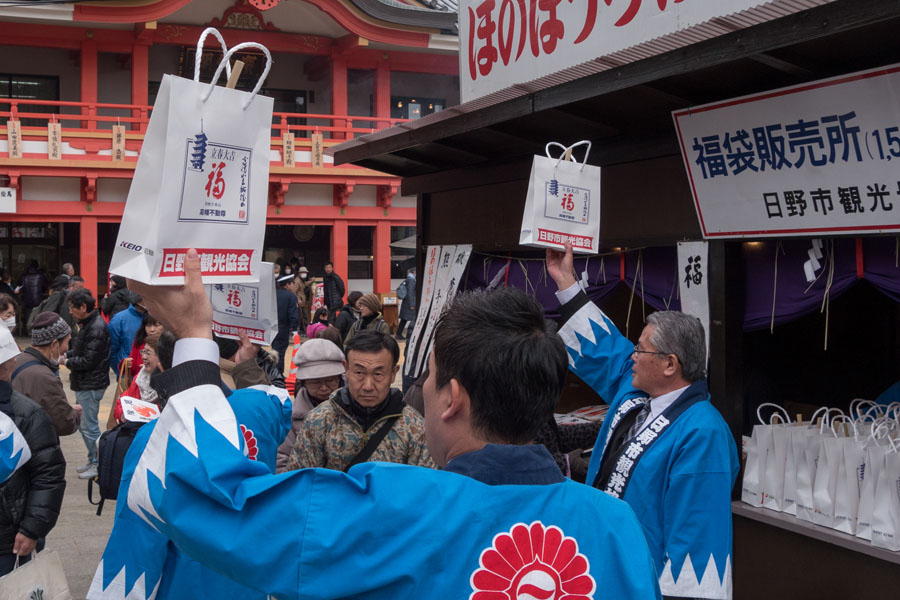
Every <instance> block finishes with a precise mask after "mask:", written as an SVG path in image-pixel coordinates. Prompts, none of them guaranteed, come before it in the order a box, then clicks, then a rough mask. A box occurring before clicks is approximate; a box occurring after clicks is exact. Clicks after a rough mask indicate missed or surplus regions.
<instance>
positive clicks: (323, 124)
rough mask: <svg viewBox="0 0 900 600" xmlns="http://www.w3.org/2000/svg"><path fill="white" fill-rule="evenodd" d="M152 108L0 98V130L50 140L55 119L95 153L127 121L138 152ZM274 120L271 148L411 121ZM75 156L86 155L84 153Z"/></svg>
mask: <svg viewBox="0 0 900 600" xmlns="http://www.w3.org/2000/svg"><path fill="white" fill-rule="evenodd" d="M152 110H153V107H152V106H142V105H135V104H111V103H101V102H65V101H51V100H23V99H9V98H0V128H5V126H6V122H7V121H9V120H19V121H22V125H21V130H22V138H23V139H24V140H29V141H31V140H40V139H41V138H44V139H46V135H47V124H48V123H50V122H53V121H57V122H59V123H60V124H61V131H62V141H64V142H66V141H69V142H72V141H73V140H76V139H79V138H85V137H90V138H94V139H95V142H94V144H93V146H92V150H93V151H94V152H93V153H94V154H95V153H96V150H97V149H100V150H108V149H110V148H111V147H112V137H111V136H110V138H109V139H108V142H109V143H108V144H107V145H104V144H103V143H102V140H103V139H104V138H103V137H102V136H99V137H98V136H97V134H98V133H100V132H103V131H109V130H111V129H112V126H113V125H125V126H126V128H127V130H128V131H127V134H128V135H127V138H128V142H129V143H128V150H132V151H134V150H138V151H139V150H140V144H141V143H142V141H143V133H144V132H145V131H146V130H147V124H148V123H149V120H150V113H151V112H152ZM292 119H296V120H303V121H304V123H303V124H297V123H290V122H289V121H290V120H292ZM272 121H273V123H272V134H271V137H272V146H273V148H280V147H281V139H282V134H283V133H285V132H288V131H290V132H293V133H294V134H295V141H296V142H297V143H298V145H300V146H305V145H307V144H305V143H304V142H308V141H309V140H310V137H311V136H312V134H314V133H317V132H318V133H321V134H322V135H323V137H324V138H326V144H327V143H329V142H338V141H341V140H346V139H351V138H353V137H356V136H359V135H365V134H367V133H373V132H375V131H378V130H380V129H385V128H387V127H392V126H394V125H396V124H397V123H405V122H406V121H407V119H385V118H380V117H372V116H360V115H328V114H315V113H281V112H276V113H274V114H273V116H272ZM84 134H86V135H84ZM98 144H99V145H98ZM0 156H2V154H0ZM73 156H78V157H79V158H88V157H86V156H84V155H81V154H79V155H73ZM99 158H100V159H106V158H107V157H106V156H101V157H99Z"/></svg>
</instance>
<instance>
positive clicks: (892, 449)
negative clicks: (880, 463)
mask: <svg viewBox="0 0 900 600" xmlns="http://www.w3.org/2000/svg"><path fill="white" fill-rule="evenodd" d="M888 442H890V443H891V449H890V450H888V452H889V453H892V452H897V451H898V450H900V448H898V447H897V442H896V440H894V438H892V437H889V438H888Z"/></svg>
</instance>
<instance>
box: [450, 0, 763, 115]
mask: <svg viewBox="0 0 900 600" xmlns="http://www.w3.org/2000/svg"><path fill="white" fill-rule="evenodd" d="M770 2H771V0H717V1H716V2H712V1H709V0H707V1H706V2H702V1H700V0H602V1H601V0H460V2H459V24H460V72H461V73H462V77H461V82H460V83H461V86H462V100H463V101H464V102H466V101H469V100H472V99H474V98H477V97H480V96H483V95H485V94H488V93H490V92H493V91H497V90H500V89H504V88H507V87H510V86H512V85H515V84H518V83H525V82H528V81H531V80H534V79H536V78H539V77H542V76H544V75H549V74H551V73H554V72H556V71H559V70H562V69H566V68H568V67H572V66H575V65H578V64H581V63H584V62H587V61H590V60H594V59H596V58H598V57H602V56H606V55H608V54H611V53H614V52H618V51H620V50H624V49H626V48H630V47H633V46H636V45H639V44H641V43H643V42H647V41H649V40H654V39H657V38H659V37H662V36H665V35H668V34H671V33H675V32H678V31H682V30H684V29H687V28H689V27H692V26H694V25H698V24H700V23H703V22H706V21H709V20H710V19H713V18H717V17H724V16H727V15H730V14H734V13H737V12H741V11H744V10H747V9H750V8H755V7H758V6H761V5H763V4H768V3H770Z"/></svg>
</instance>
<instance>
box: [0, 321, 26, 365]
mask: <svg viewBox="0 0 900 600" xmlns="http://www.w3.org/2000/svg"><path fill="white" fill-rule="evenodd" d="M21 353H22V351H21V350H19V347H18V346H17V345H16V340H15V339H13V334H12V333H11V332H10V331H9V329H7V328H6V327H0V365H2V364H3V363H5V362H6V361H8V360H12V359H14V358H15V357H17V356H18V355H19V354H21Z"/></svg>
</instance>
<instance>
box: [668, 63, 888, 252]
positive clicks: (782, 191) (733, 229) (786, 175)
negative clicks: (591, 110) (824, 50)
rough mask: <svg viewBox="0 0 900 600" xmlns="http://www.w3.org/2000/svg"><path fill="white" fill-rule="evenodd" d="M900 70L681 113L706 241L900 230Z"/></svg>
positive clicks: (680, 129) (684, 149) (678, 120)
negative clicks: (711, 239) (730, 238)
mask: <svg viewBox="0 0 900 600" xmlns="http://www.w3.org/2000/svg"><path fill="white" fill-rule="evenodd" d="M898 96H900V65H892V66H888V67H883V68H879V69H873V70H869V71H862V72H858V73H851V74H848V75H843V76H840V77H833V78H831V79H825V80H822V81H816V82H812V83H808V84H804V85H799V86H793V87H789V88H783V89H779V90H772V91H768V92H764V93H760V94H754V95H751V96H745V97H742V98H735V99H731V100H726V101H723V102H717V103H713V104H707V105H704V106H696V107H692V108H690V109H686V110H680V111H675V112H674V113H672V116H673V118H674V120H675V127H676V130H677V134H678V138H679V143H680V145H681V153H682V158H683V159H684V163H685V168H686V169H687V175H688V178H689V180H690V185H691V191H692V193H693V196H694V203H695V206H696V208H697V216H698V217H699V219H700V226H701V228H702V231H703V235H704V236H705V237H707V238H727V237H760V236H769V235H772V236H779V237H785V236H805V235H811V234H817V233H835V234H852V233H877V232H886V231H898V230H900V106H898V105H897V102H896V98H897V97H898Z"/></svg>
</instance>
